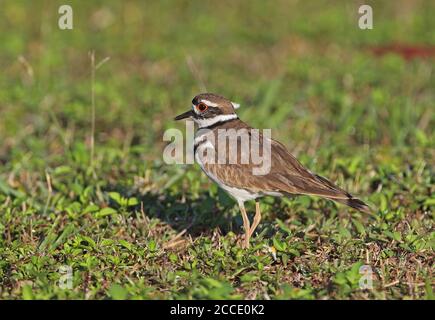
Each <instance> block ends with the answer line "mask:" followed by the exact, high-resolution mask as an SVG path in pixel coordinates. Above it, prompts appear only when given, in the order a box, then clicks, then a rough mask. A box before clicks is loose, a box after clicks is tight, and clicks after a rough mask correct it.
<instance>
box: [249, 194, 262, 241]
mask: <svg viewBox="0 0 435 320" xmlns="http://www.w3.org/2000/svg"><path fill="white" fill-rule="evenodd" d="M260 220H261V212H260V202H258V201H255V216H254V220H253V221H252V227H251V229H250V230H249V237H251V236H252V234H253V233H254V231H255V229H256V228H257V226H258V224H259V223H260Z"/></svg>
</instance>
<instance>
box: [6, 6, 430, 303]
mask: <svg viewBox="0 0 435 320" xmlns="http://www.w3.org/2000/svg"><path fill="white" fill-rule="evenodd" d="M63 4H69V5H71V6H72V8H73V21H74V29H73V30H60V29H59V28H58V18H59V16H60V15H59V14H58V9H59V6H60V5H63ZM361 4H370V5H371V6H372V8H373V14H374V29H373V30H360V29H359V28H358V18H359V15H358V8H359V6H360V5H361ZM0 7H1V10H0V30H1V32H0V43H1V47H0V70H1V71H0V141H1V143H0V257H1V260H0V298H6V299H14V298H104V297H111V298H175V299H176V298H189V299H195V298H252V299H260V298H394V299H401V298H423V297H426V298H433V294H432V288H433V278H432V269H431V263H430V257H431V256H432V257H433V244H434V233H433V231H431V230H433V229H432V228H433V213H432V210H433V205H434V197H433V191H434V186H433V164H434V132H433V127H434V117H433V106H434V95H435V90H434V88H435V79H434V45H435V19H433V16H434V13H435V2H434V1H430V0H427V1H417V0H415V1H365V2H362V1H290V0H288V1H283V0H279V1H262V0H261V1H260V0H258V1H219V2H217V1H122V2H121V1H86V2H85V1H81V2H78V1H69V2H68V1H67V2H65V1H34V2H29V1H9V0H6V1H5V0H3V1H0ZM389 45H395V46H402V47H403V46H405V47H406V48H407V49H406V50H407V52H408V54H404V50H405V49H398V47H393V49H388V50H387V53H386V54H383V55H380V54H376V52H377V51H376V50H379V48H382V47H384V46H389ZM394 48H395V49H394ZM406 50H405V51H406ZM91 51H94V52H95V56H96V60H97V63H98V62H99V61H102V60H104V59H106V58H109V60H108V61H106V62H105V63H104V64H103V65H102V66H101V67H100V68H98V70H96V80H95V99H96V129H95V132H96V134H95V161H94V162H93V163H92V165H91V159H90V143H91V142H90V140H91V138H90V137H91V63H90V56H89V52H91ZM409 51H411V54H409ZM422 55H426V56H425V57H422ZM204 90H207V91H210V92H215V93H218V94H221V95H224V96H226V97H228V98H230V99H231V100H233V101H236V102H238V103H240V104H241V108H240V109H239V110H240V111H239V116H240V118H242V119H243V120H244V121H246V122H248V123H249V124H251V125H252V126H255V127H259V128H272V135H273V137H274V138H277V139H278V140H280V141H281V142H283V143H284V144H285V145H286V146H287V147H289V149H290V151H291V152H292V153H293V154H294V155H295V156H297V157H298V158H299V159H300V160H301V161H302V162H303V163H304V164H305V165H307V166H308V167H310V168H311V169H312V170H313V171H316V172H318V173H319V174H322V175H325V176H327V177H330V178H331V179H332V180H334V181H337V183H339V184H340V185H341V186H342V187H344V188H347V189H348V190H349V191H351V192H352V193H355V194H356V195H360V196H361V198H362V199H364V200H367V201H368V202H369V203H371V204H372V205H373V207H375V208H376V215H374V216H373V217H370V218H368V220H367V218H364V217H361V216H359V215H358V214H355V213H349V212H348V211H349V210H347V209H346V208H343V207H336V206H335V205H333V204H331V203H329V202H326V201H323V200H318V199H309V198H304V197H302V198H298V199H296V200H284V201H279V200H273V199H269V200H267V201H266V202H265V203H264V204H263V206H264V208H263V209H264V210H265V211H266V218H265V220H264V223H262V225H263V228H260V229H263V231H262V232H261V233H260V235H259V236H258V237H257V240H255V241H256V243H254V247H253V248H252V249H251V251H250V252H244V251H243V250H240V249H238V248H237V246H236V245H235V243H236V241H237V240H238V239H239V233H240V230H241V229H240V228H241V227H240V226H241V221H240V217H238V214H237V208H235V207H234V203H233V202H232V201H231V200H230V199H229V198H228V197H227V196H226V195H224V194H223V193H222V192H220V191H219V190H218V189H217V187H216V186H215V185H213V184H211V183H210V182H209V181H208V180H207V178H206V177H205V176H204V175H202V174H201V173H200V170H199V168H198V167H197V166H180V165H177V166H175V165H172V166H171V165H166V164H164V163H162V160H161V158H162V151H163V149H164V146H165V144H166V142H164V141H163V140H162V137H163V132H164V130H165V129H168V128H172V127H174V126H175V127H177V128H180V129H182V128H183V124H180V123H177V124H176V123H174V122H173V120H172V119H173V117H174V116H175V115H177V114H179V113H180V112H181V111H184V110H186V109H187V108H189V106H190V104H191V103H190V101H191V99H192V97H193V96H195V95H196V94H198V93H200V92H201V91H204ZM260 226H261V225H260ZM283 228H284V229H283ZM185 229H186V231H183V230H185ZM307 230H309V231H307ZM179 232H185V233H183V234H181V235H179V236H178V237H177V236H176V235H177V234H178V233H179ZM313 232H314V234H316V235H317V237H318V238H316V236H312V233H313ZM295 238H297V239H299V240H297V241H295ZM316 239H317V240H316ZM177 241H178V242H177ZM319 241H320V242H319ZM272 246H273V247H274V248H275V249H278V257H277V260H276V259H275V258H274V257H272V256H271V255H270V254H269V253H268V251H267V250H266V251H262V250H263V249H264V248H265V247H266V248H270V247H272ZM319 250H320V251H319ZM366 250H368V251H367V252H369V253H370V254H368V255H366V253H367V252H366ZM325 252H330V255H329V258H328V257H326V258H325V257H324V256H323V254H324V253H325ZM223 256H225V259H223V258H222V257H223ZM331 257H333V258H331ZM367 257H369V258H367ZM226 259H228V260H226ZM323 259H326V260H323ZM367 259H369V261H366V260H367ZM325 261H326V262H325ZM364 261H366V262H365V263H369V264H370V265H372V266H373V268H378V269H377V270H378V272H377V276H376V281H375V287H376V288H375V290H372V291H363V290H359V289H358V281H357V280H358V279H357V276H358V272H357V271H358V266H359V265H360V264H361V263H363V262H364ZM64 264H66V265H72V266H73V268H74V270H75V272H74V289H73V290H61V289H59V287H58V285H57V284H56V283H57V281H58V280H59V274H58V273H57V272H56V270H57V269H58V268H59V266H61V265H64ZM381 265H382V270H381V269H380V268H381V267H380V266H381ZM162 270H166V272H165V273H164V274H162ZM355 279H356V280H355Z"/></svg>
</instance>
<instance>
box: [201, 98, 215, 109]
mask: <svg viewBox="0 0 435 320" xmlns="http://www.w3.org/2000/svg"><path fill="white" fill-rule="evenodd" d="M201 102H204V103H205V104H206V105H208V106H209V107H217V106H218V104H217V103H214V102H211V101H208V100H205V99H201Z"/></svg>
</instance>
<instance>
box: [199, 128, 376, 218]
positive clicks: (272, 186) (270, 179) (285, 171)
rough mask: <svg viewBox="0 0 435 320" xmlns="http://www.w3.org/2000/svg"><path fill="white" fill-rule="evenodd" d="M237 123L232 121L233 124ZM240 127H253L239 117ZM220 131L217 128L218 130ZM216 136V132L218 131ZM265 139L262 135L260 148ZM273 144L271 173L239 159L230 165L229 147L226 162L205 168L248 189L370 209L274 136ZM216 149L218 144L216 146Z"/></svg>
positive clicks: (226, 182)
mask: <svg viewBox="0 0 435 320" xmlns="http://www.w3.org/2000/svg"><path fill="white" fill-rule="evenodd" d="M232 125H234V123H232V124H231V126H232ZM229 127H230V125H229V124H225V123H224V124H222V125H221V126H219V129H226V128H229ZM237 127H238V128H246V129H248V130H251V129H252V128H250V127H249V126H248V125H246V124H245V123H243V122H242V121H240V120H238V123H237ZM215 130H217V129H215ZM215 135H216V137H217V132H215ZM262 141H263V138H262V136H261V134H260V150H261V148H262V145H261V143H262ZM271 142H272V144H271V168H270V172H269V173H267V174H265V175H262V176H258V175H253V172H252V169H253V167H254V166H258V165H254V164H252V163H249V164H240V158H238V161H237V163H236V164H228V163H229V162H228V157H229V152H228V149H227V162H226V164H217V163H216V164H206V170H207V171H210V173H211V174H213V175H214V176H215V177H217V178H218V179H219V180H222V181H225V184H227V185H229V186H231V187H235V188H241V189H246V190H249V191H252V192H265V191H266V192H281V193H286V194H304V195H316V196H320V197H324V198H328V199H331V200H334V201H338V202H341V203H344V204H346V205H349V206H351V207H353V208H355V209H358V210H360V211H365V212H368V211H369V208H368V206H367V205H366V204H364V202H362V201H361V200H358V199H356V198H354V197H353V196H352V195H351V194H349V193H348V192H347V191H345V190H343V189H341V188H339V187H338V186H336V185H335V184H333V183H332V182H331V181H329V180H327V179H326V178H324V177H321V176H319V175H316V174H314V173H312V172H311V171H309V170H308V169H306V168H305V167H304V166H303V165H302V164H301V163H300V162H299V161H298V160H297V159H296V158H295V157H294V156H293V155H292V154H291V153H290V152H288V151H287V149H286V147H285V146H284V145H283V144H281V143H280V142H278V141H276V140H273V139H272V141H271ZM215 148H216V150H218V146H217V145H215Z"/></svg>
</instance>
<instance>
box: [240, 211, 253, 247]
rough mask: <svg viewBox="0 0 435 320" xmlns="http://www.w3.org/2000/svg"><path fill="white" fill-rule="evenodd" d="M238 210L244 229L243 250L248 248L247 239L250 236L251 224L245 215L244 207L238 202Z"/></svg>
mask: <svg viewBox="0 0 435 320" xmlns="http://www.w3.org/2000/svg"><path fill="white" fill-rule="evenodd" d="M239 208H240V212H241V213H242V218H243V228H244V229H245V239H244V244H243V248H249V238H250V237H251V235H250V231H251V226H250V225H251V224H250V222H249V218H248V215H247V214H246V210H245V205H244V204H243V202H239Z"/></svg>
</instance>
